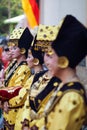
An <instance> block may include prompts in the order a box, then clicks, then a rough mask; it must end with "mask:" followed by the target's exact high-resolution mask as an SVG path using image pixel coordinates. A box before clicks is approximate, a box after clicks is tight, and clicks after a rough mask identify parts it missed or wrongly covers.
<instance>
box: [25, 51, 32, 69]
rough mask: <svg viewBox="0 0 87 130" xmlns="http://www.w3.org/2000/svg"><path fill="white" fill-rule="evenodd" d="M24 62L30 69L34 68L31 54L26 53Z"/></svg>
mask: <svg viewBox="0 0 87 130" xmlns="http://www.w3.org/2000/svg"><path fill="white" fill-rule="evenodd" d="M26 61H27V64H28V66H29V67H30V68H33V66H34V62H33V61H34V57H33V55H32V53H28V57H27V59H26Z"/></svg>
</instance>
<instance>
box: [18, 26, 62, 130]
mask: <svg viewBox="0 0 87 130" xmlns="http://www.w3.org/2000/svg"><path fill="white" fill-rule="evenodd" d="M42 27H43V29H45V30H43V31H42V32H43V33H42V34H41V32H40V30H42ZM55 30H56V32H58V27H57V26H49V29H48V27H47V26H45V25H40V26H39V28H38V33H37V37H36V42H35V44H34V49H35V50H39V49H40V48H37V47H36V44H37V43H40V45H41V42H42V43H43V44H45V42H47V43H48V42H49V44H50V43H51V42H52V41H51V40H53V39H54V37H53V39H52V36H53V35H54V33H55ZM50 31H53V33H50ZM46 32H47V33H46ZM48 32H49V33H48ZM44 33H46V34H47V37H46V39H45V38H44ZM41 35H42V36H41ZM49 38H50V39H51V40H50V39H49ZM41 40H42V41H41ZM45 47H46V46H45ZM44 49H45V48H43V51H44ZM29 57H30V56H29ZM38 57H39V56H38ZM30 59H32V57H31V58H30ZM31 61H32V60H31ZM30 63H31V62H30ZM60 82H61V81H60V80H59V79H58V78H56V77H52V74H51V71H48V70H46V71H43V72H41V73H38V74H36V75H35V77H34V80H33V83H32V85H31V86H30V91H29V94H28V96H27V101H26V102H28V104H29V105H26V103H25V106H24V109H26V107H27V111H25V112H23V116H22V117H23V118H24V117H25V118H24V120H23V121H22V125H23V126H22V129H23V130H25V129H26V128H27V129H29V124H30V122H31V121H32V120H33V118H36V117H37V113H39V114H40V113H42V112H43V108H44V106H45V104H46V103H47V101H48V99H49V98H50V95H51V93H53V92H54V90H55V89H56V87H57V86H58V85H59V83H60ZM21 113H22V112H21ZM17 122H18V120H17ZM33 123H34V122H32V124H33ZM19 124H20V123H18V125H19ZM16 128H18V127H16ZM19 129H20V128H19Z"/></svg>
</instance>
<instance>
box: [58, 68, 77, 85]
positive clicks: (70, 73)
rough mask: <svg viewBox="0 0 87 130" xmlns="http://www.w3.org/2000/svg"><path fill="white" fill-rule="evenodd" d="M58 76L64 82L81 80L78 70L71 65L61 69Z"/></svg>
mask: <svg viewBox="0 0 87 130" xmlns="http://www.w3.org/2000/svg"><path fill="white" fill-rule="evenodd" d="M56 77H58V78H60V79H61V81H62V82H63V83H67V82H71V81H77V80H79V79H78V76H77V75H76V70H75V69H72V68H69V67H68V68H65V69H61V70H59V71H58V74H57V75H56Z"/></svg>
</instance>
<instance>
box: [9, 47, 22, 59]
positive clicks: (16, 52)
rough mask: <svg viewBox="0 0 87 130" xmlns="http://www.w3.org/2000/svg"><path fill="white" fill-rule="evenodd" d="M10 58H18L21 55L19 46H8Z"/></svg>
mask: <svg viewBox="0 0 87 130" xmlns="http://www.w3.org/2000/svg"><path fill="white" fill-rule="evenodd" d="M9 49H10V52H11V54H12V58H13V59H14V58H19V57H20V56H21V52H20V48H19V47H18V46H9Z"/></svg>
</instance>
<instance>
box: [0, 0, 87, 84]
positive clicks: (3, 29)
mask: <svg viewBox="0 0 87 130" xmlns="http://www.w3.org/2000/svg"><path fill="white" fill-rule="evenodd" d="M86 13H87V0H0V45H2V44H6V42H7V41H8V39H9V34H10V33H11V31H12V30H13V29H14V28H19V27H29V28H30V29H33V28H34V27H35V26H38V24H46V25H57V24H58V22H59V21H60V20H61V19H62V18H63V17H64V16H65V15H66V14H72V15H74V16H75V17H77V19H78V20H80V21H81V22H82V23H83V24H84V25H85V26H86V27H87V14H86ZM80 66H82V67H84V66H85V68H84V72H83V68H80V70H81V71H80V70H79V68H78V70H79V71H78V75H83V76H81V77H82V79H83V78H84V77H85V79H87V58H85V59H84V60H83V61H82V62H81V63H80ZM79 72H80V73H79ZM85 82H86V83H87V81H86V80H85Z"/></svg>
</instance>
